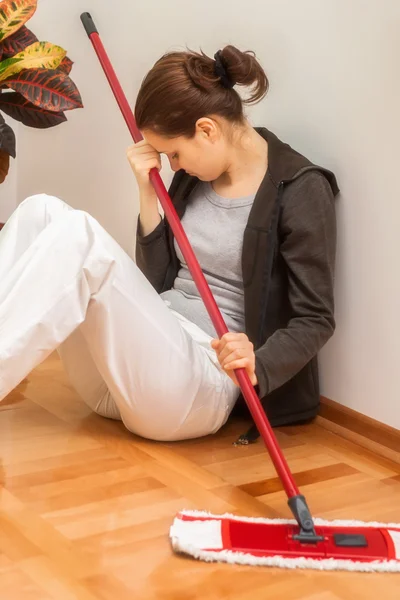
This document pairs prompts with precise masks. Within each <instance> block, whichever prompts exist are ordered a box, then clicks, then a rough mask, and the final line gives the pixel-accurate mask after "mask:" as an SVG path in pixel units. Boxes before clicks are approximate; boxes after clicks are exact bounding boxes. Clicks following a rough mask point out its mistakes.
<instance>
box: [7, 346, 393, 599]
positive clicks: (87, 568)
mask: <svg viewBox="0 0 400 600" xmlns="http://www.w3.org/2000/svg"><path fill="white" fill-rule="evenodd" d="M242 431H243V424H242V423H238V422H233V423H231V424H228V426H227V427H225V428H224V429H223V431H221V432H220V433H219V434H218V435H216V436H214V437H210V438H207V439H202V440H197V441H189V442H184V443H175V444H159V443H152V442H147V441H145V440H143V439H139V438H136V437H134V436H133V435H131V434H129V433H128V432H126V431H125V430H124V429H123V427H122V426H121V424H120V423H116V422H112V421H108V420H106V419H102V418H101V417H98V416H96V415H94V414H92V413H90V411H89V409H87V408H86V406H85V405H84V404H83V403H82V402H81V401H80V400H79V399H78V397H77V396H76V394H75V393H74V392H73V391H72V390H71V388H70V387H69V385H68V382H67V380H66V377H65V375H64V373H63V371H62V367H61V364H60V362H59V361H58V359H57V358H56V357H55V356H52V357H51V358H50V359H48V360H47V361H46V362H45V363H43V364H42V365H41V366H40V367H39V368H38V369H36V370H35V371H34V372H33V373H32V374H31V375H30V376H29V378H28V379H27V380H26V381H24V382H23V383H22V384H21V385H20V386H19V388H18V389H17V390H15V391H14V392H13V394H11V395H10V396H9V397H8V398H7V399H6V400H5V401H4V402H3V403H2V405H1V412H0V446H1V464H0V472H1V481H2V492H1V501H0V509H1V512H0V519H1V523H0V598H1V600H49V599H56V600H72V599H74V600H75V599H79V600H81V599H82V600H94V599H101V600H133V599H138V600H149V599H153V598H157V599H162V600H166V599H171V600H172V599H173V600H193V599H202V598H204V599H207V600H217V599H224V598H229V599H232V600H255V599H264V598H265V599H266V598H273V599H278V598H279V599H282V600H305V599H307V600H337V599H338V598H341V599H349V600H366V599H369V598H371V599H372V598H374V599H375V598H379V599H380V600H392V599H393V600H394V599H396V600H399V599H400V574H398V575H396V574H354V573H329V572H322V573H320V572H315V571H299V570H297V571H287V570H280V569H267V568H260V567H237V566H229V565H223V564H206V563H200V562H197V561H194V560H190V559H186V558H182V557H178V556H175V555H174V554H173V553H172V551H171V548H170V545H169V541H168V529H169V526H170V524H171V522H172V519H173V516H174V514H175V513H176V512H177V511H178V510H179V509H182V508H197V509H206V510H209V511H212V512H214V513H221V512H226V511H229V512H235V513H237V514H244V515H249V516H250V515H261V516H267V517H282V516H284V517H289V516H290V515H289V513H288V509H287V507H286V500H285V496H284V493H283V492H282V491H281V487H280V484H279V481H278V480H277V478H276V475H275V472H274V469H273V467H272V465H271V463H270V460H269V458H268V456H267V454H266V452H265V450H264V449H263V446H262V444H261V443H257V444H255V445H252V446H247V447H239V448H236V447H233V446H232V441H233V440H234V439H235V436H236V435H237V434H238V433H241V432H242ZM277 434H278V437H279V441H280V443H281V445H282V447H283V449H284V451H285V454H286V456H287V458H288V461H289V464H290V465H291V468H292V470H293V471H294V473H295V474H296V479H297V481H298V483H299V485H300V486H301V489H302V491H303V492H304V493H305V494H306V496H307V499H308V502H309V504H310V506H311V508H312V510H313V513H314V514H315V516H320V517H324V518H327V519H331V518H348V519H351V518H358V519H363V520H380V521H385V522H389V521H394V522H399V521H400V466H399V465H396V464H395V463H390V462H389V461H387V460H386V459H378V458H376V457H374V456H372V455H368V453H367V452H366V451H365V450H362V449H360V448H359V447H358V446H355V445H352V444H351V443H350V442H347V441H345V440H342V439H341V438H340V437H337V436H335V435H334V434H331V433H329V432H327V431H325V430H323V429H322V428H320V427H319V426H318V425H315V424H314V425H308V426H303V427H298V428H285V429H282V430H280V431H278V432H277Z"/></svg>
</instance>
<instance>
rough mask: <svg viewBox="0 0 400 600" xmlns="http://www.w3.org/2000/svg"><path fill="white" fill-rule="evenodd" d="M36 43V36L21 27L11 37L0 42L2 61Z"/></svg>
mask: <svg viewBox="0 0 400 600" xmlns="http://www.w3.org/2000/svg"><path fill="white" fill-rule="evenodd" d="M37 41H38V39H37V37H36V35H35V34H34V33H32V31H31V30H30V29H28V28H27V27H25V25H23V26H22V27H21V29H18V31H16V32H15V33H13V35H10V37H8V38H6V39H5V40H4V41H3V42H1V44H0V54H1V53H2V56H3V59H4V58H10V57H11V56H14V54H18V52H22V51H23V50H25V48H27V47H28V46H30V45H31V44H34V43H35V42H37Z"/></svg>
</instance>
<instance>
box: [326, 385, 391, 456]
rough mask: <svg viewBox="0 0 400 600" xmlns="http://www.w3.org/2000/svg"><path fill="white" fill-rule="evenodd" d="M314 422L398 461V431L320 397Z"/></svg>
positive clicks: (375, 452)
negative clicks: (317, 413)
mask: <svg viewBox="0 0 400 600" xmlns="http://www.w3.org/2000/svg"><path fill="white" fill-rule="evenodd" d="M317 422H318V423H319V424H320V425H321V426H322V427H324V428H325V429H328V430H329V431H332V432H334V433H337V434H338V435H341V436H342V437H344V438H346V439H348V440H350V441H352V442H355V443H356V444H358V445H359V446H363V447H364V448H366V449H367V450H370V451H371V452H374V454H378V455H379V456H382V457H384V458H387V459H389V460H392V461H394V462H396V463H399V464H400V430H399V429H395V428H394V427H390V426H389V425H386V424H385V423H380V422H379V421H376V420H375V419H371V417H367V416H365V415H363V414H362V413H359V412H357V411H355V410H353V409H351V408H348V407H347V406H343V405H342V404H339V403H338V402H334V401H333V400H330V399H329V398H325V397H324V396H322V397H321V407H320V412H319V416H318V417H317Z"/></svg>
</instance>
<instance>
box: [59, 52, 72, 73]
mask: <svg viewBox="0 0 400 600" xmlns="http://www.w3.org/2000/svg"><path fill="white" fill-rule="evenodd" d="M73 64H74V63H73V62H72V60H71V59H70V58H68V56H66V57H65V58H64V59H63V60H62V62H61V63H60V64H59V65H58V70H59V71H62V72H63V73H65V74H66V75H69V74H70V73H71V69H72V65H73Z"/></svg>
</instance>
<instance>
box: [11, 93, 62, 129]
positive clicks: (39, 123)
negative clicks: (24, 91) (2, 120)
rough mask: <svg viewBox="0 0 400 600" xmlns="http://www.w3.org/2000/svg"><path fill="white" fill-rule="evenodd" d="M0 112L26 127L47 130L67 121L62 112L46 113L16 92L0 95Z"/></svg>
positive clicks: (46, 111)
mask: <svg viewBox="0 0 400 600" xmlns="http://www.w3.org/2000/svg"><path fill="white" fill-rule="evenodd" d="M0 110H2V111H3V112H4V113H6V115H8V116H10V117H12V118H13V119H15V120H16V121H20V122H21V123H23V124H24V125H27V126H28V127H35V128H36V129H47V128H49V127H55V126H56V125H59V124H60V123H63V122H64V121H66V120H67V117H66V116H65V115H64V113H63V112H55V111H48V110H45V109H44V108H41V107H40V106H35V105H34V104H31V103H30V102H28V100H26V99H25V98H24V97H23V96H21V94H18V93H17V92H6V93H3V94H0Z"/></svg>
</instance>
